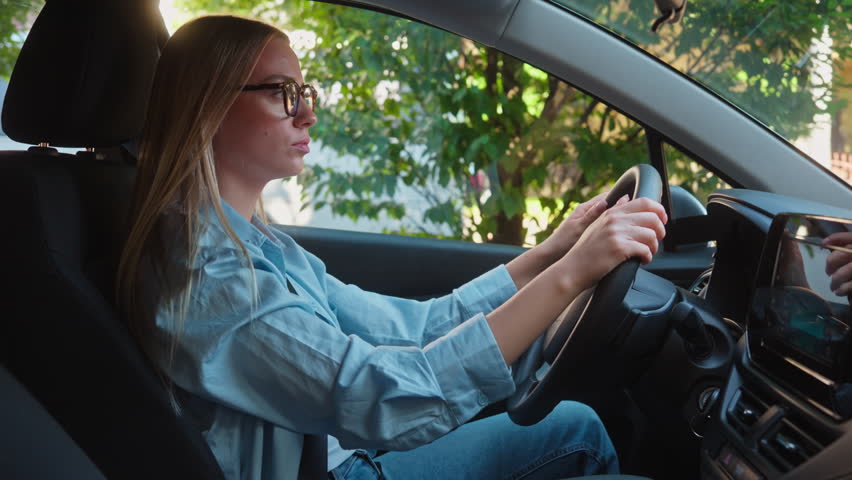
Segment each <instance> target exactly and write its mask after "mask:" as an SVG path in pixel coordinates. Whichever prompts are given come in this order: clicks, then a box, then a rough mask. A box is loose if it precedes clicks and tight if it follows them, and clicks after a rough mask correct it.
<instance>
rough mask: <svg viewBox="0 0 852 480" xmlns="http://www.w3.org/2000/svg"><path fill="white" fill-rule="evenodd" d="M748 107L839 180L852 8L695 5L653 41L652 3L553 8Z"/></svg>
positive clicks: (725, 0)
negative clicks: (571, 12) (611, 34)
mask: <svg viewBox="0 0 852 480" xmlns="http://www.w3.org/2000/svg"><path fill="white" fill-rule="evenodd" d="M556 2H557V3H559V4H561V5H563V6H565V7H567V8H570V9H572V10H574V11H575V12H577V13H579V14H581V15H583V16H585V17H586V18H588V19H590V20H591V21H594V22H596V23H598V24H600V25H602V26H604V27H605V28H607V29H610V30H612V31H614V32H615V33H617V34H619V35H621V36H623V37H624V38H625V39H628V40H630V41H631V42H633V43H635V44H636V45H637V46H639V47H640V48H642V49H644V50H645V51H647V52H648V53H650V54H652V55H654V56H655V57H657V58H659V59H660V60H661V61H663V62H665V63H667V64H668V65H670V66H671V67H672V68H674V69H676V70H678V71H680V72H681V73H683V74H684V75H688V76H689V77H691V78H692V79H694V80H695V81H697V82H699V83H701V84H702V85H704V86H705V87H707V88H708V89H710V90H712V91H713V92H715V93H716V94H717V95H719V96H720V97H722V98H725V99H726V100H728V101H730V102H731V103H733V104H734V105H736V106H737V107H739V108H741V109H742V110H744V111H745V112H747V113H748V114H750V115H751V116H753V117H754V118H755V119H757V120H758V121H760V122H761V123H763V124H764V125H765V126H766V127H768V128H769V129H771V130H772V131H774V132H775V133H777V134H778V135H780V136H782V137H783V138H785V139H787V140H788V141H789V142H790V143H792V144H794V145H795V146H796V147H797V148H799V149H801V150H802V151H803V152H805V153H806V154H808V155H809V156H810V157H811V158H812V159H813V160H814V161H816V162H818V163H820V164H821V165H823V166H824V167H826V168H829V169H831V170H832V171H833V172H834V173H836V174H837V175H838V176H840V177H842V178H844V179H846V180H847V181H848V180H849V178H850V173H852V171H850V166H852V165H850V162H849V155H850V154H852V120H850V117H852V107H850V101H852V88H850V81H852V29H850V28H849V25H850V23H852V5H850V4H849V2H845V1H834V0H822V1H820V0H817V1H815V2H814V1H809V2H783V1H754V0H733V1H732V0H701V1H690V2H689V3H688V6H687V8H686V10H685V14H684V15H683V19H682V20H681V21H680V22H679V23H677V24H674V25H670V24H662V25H660V27H659V29H658V30H657V31H656V33H655V32H652V29H651V27H652V25H654V22H655V20H656V19H657V18H659V17H660V13H659V12H658V11H657V9H656V8H655V6H654V2H652V1H650V0H626V1H625V0H609V1H600V0H556Z"/></svg>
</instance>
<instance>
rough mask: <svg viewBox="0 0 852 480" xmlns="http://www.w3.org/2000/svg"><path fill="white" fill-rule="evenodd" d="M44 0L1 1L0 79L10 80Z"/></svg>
mask: <svg viewBox="0 0 852 480" xmlns="http://www.w3.org/2000/svg"><path fill="white" fill-rule="evenodd" d="M42 5H44V0H0V77H3V79H4V80H7V81H8V80H9V75H11V74H12V67H14V66H15V60H17V59H18V53H19V52H20V51H21V45H23V43H24V37H25V34H26V32H27V31H28V30H29V27H30V25H32V22H33V20H34V19H35V14H36V13H38V11H39V10H41V6H42Z"/></svg>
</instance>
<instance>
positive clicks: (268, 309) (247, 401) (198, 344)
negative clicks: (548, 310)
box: [158, 257, 515, 450]
mask: <svg viewBox="0 0 852 480" xmlns="http://www.w3.org/2000/svg"><path fill="white" fill-rule="evenodd" d="M254 275H255V285H256V295H251V294H250V292H251V290H253V289H251V288H249V285H250V282H249V281H248V280H249V278H250V270H249V269H247V268H244V267H242V266H241V265H240V262H239V260H238V259H237V258H234V257H225V258H223V259H220V260H213V261H210V262H208V263H207V264H205V265H204V266H203V268H202V269H201V273H200V275H199V276H198V281H197V284H196V286H195V289H194V294H193V296H192V303H193V305H191V307H190V309H189V311H190V312H192V314H191V315H190V316H188V317H187V318H186V321H185V322H184V323H183V327H182V329H181V332H182V333H181V334H180V335H178V337H177V338H178V339H179V342H178V348H177V352H176V355H175V357H174V362H173V364H172V366H171V368H170V372H171V373H172V378H173V379H174V381H175V382H176V383H177V384H178V385H179V386H180V387H182V388H184V389H186V390H188V391H190V392H193V393H195V394H197V395H200V396H203V397H206V398H208V399H210V400H213V401H215V402H217V403H220V404H223V405H226V406H228V407H230V408H232V409H235V410H238V411H242V412H245V413H247V414H250V415H253V416H256V417H259V418H262V419H264V420H267V421H269V422H271V423H273V424H276V425H278V426H280V427H282V428H286V429H289V430H292V431H296V432H302V433H328V434H331V435H334V436H335V437H337V438H338V439H339V440H340V443H341V445H342V446H343V447H344V448H347V447H356V446H357V447H358V448H379V449H388V450H391V449H392V450H403V449H410V448H414V447H416V446H418V445H422V444H425V443H428V442H430V441H432V440H434V439H435V438H438V437H440V436H442V435H443V434H445V433H447V432H449V431H450V430H452V429H454V428H456V427H458V426H459V425H461V424H462V423H464V422H465V421H467V420H468V419H470V418H471V417H472V416H473V415H474V414H476V413H477V412H478V411H479V410H480V409H481V408H482V406H484V405H486V404H488V403H492V402H494V401H497V400H499V399H502V398H505V397H506V396H508V395H509V394H511V393H512V392H513V391H514V388H515V385H514V383H513V381H512V377H511V375H510V372H509V369H508V367H507V366H506V365H505V363H504V362H503V358H502V356H501V354H500V351H499V348H498V347H497V344H496V342H495V340H494V337H493V335H492V333H491V330H490V328H489V326H488V324H487V321H486V319H485V317H484V316H483V315H482V314H481V313H478V314H474V315H472V316H471V318H468V319H466V320H464V321H460V322H458V323H457V325H455V326H454V327H453V328H451V329H450V330H449V331H448V332H446V333H445V334H444V335H441V336H439V337H437V338H434V339H432V340H431V341H430V342H429V343H428V344H427V345H425V346H422V347H420V346H414V345H411V346H406V345H397V346H376V345H373V344H371V343H370V342H368V341H366V340H364V339H363V338H360V337H359V336H358V335H354V334H350V335H347V334H345V333H344V332H342V331H341V330H340V329H338V328H337V327H336V326H334V325H332V324H330V323H328V322H326V321H325V320H323V319H322V318H320V317H319V316H318V315H317V313H316V312H315V311H314V309H313V308H312V306H311V303H310V302H309V301H307V300H305V299H303V298H302V297H299V296H296V295H293V294H291V293H290V292H289V291H288V290H287V288H286V286H285V284H284V283H283V281H282V278H281V276H280V274H278V273H277V272H275V271H274V269H273V270H266V269H264V265H263V262H256V263H255V274H254ZM475 294H476V295H478V292H474V293H472V294H471V295H472V296H476V295H475ZM459 295H465V294H464V293H459ZM252 297H254V298H256V300H255V301H254V302H252V301H251V300H250V299H251V298H252ZM477 298H479V297H477ZM479 301H480V300H473V301H472V302H471V303H472V304H477V302H479ZM249 312H251V313H249ZM170 320H173V319H169V318H167V315H166V314H163V315H161V316H160V317H158V325H159V326H160V327H161V328H163V329H165V330H169V328H170V327H169V326H170V325H175V324H176V323H175V322H172V321H170ZM168 333H174V332H168ZM164 351H166V350H165V349H164ZM163 361H165V359H163Z"/></svg>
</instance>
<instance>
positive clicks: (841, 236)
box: [822, 232, 852, 246]
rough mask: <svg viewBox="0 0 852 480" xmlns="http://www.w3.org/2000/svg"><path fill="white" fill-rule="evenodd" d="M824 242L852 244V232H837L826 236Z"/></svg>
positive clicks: (840, 244)
mask: <svg viewBox="0 0 852 480" xmlns="http://www.w3.org/2000/svg"><path fill="white" fill-rule="evenodd" d="M822 244H823V245H824V246H825V245H834V246H842V245H849V244H852V232H837V233H832V234H831V235H829V236H827V237H825V238H824V239H823V240H822Z"/></svg>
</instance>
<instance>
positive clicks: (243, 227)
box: [208, 200, 271, 247]
mask: <svg viewBox="0 0 852 480" xmlns="http://www.w3.org/2000/svg"><path fill="white" fill-rule="evenodd" d="M209 212H210V214H209V215H208V217H209V218H210V223H211V224H214V225H217V226H218V227H219V228H220V229H221V230H222V231H223V233H224V227H223V226H222V225H221V224H220V223H219V219H218V218H217V217H216V212H215V211H214V210H213V209H212V208H211V209H209ZM222 212H223V213H224V214H225V219H226V220H228V223H230V224H231V228H232V229H233V230H234V233H236V234H237V238H239V239H240V240H241V241H242V242H243V243H245V244H251V245H256V246H258V247H259V246H262V245H263V243H264V242H266V241H269V240H271V239H270V238H269V237H268V236H267V234H265V233H264V232H263V230H266V227H264V226H263V222H261V221H260V219H259V218H257V215H252V217H251V222H249V221H248V220H246V219H245V218H244V217H243V216H242V215H240V214H239V213H238V212H237V211H236V210H235V209H234V207H232V206H231V205H229V204H228V202H226V201H225V200H222ZM261 228H262V229H263V230H261Z"/></svg>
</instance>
